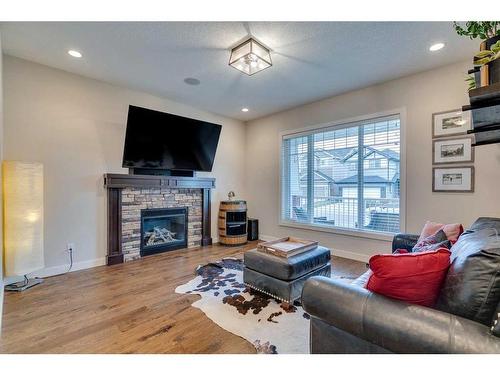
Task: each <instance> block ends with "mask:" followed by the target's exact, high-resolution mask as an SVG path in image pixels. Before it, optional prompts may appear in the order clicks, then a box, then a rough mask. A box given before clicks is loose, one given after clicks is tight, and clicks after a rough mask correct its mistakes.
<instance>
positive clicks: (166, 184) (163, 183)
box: [104, 173, 215, 189]
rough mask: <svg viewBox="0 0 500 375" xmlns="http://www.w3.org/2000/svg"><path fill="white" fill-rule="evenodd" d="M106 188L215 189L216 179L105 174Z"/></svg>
mask: <svg viewBox="0 0 500 375" xmlns="http://www.w3.org/2000/svg"><path fill="white" fill-rule="evenodd" d="M104 187H105V188H107V189H123V188H127V187H137V188H170V189H175V188H178V189H213V188H214V187H215V178H210V177H176V176H146V175H134V174H115V173H106V174H104Z"/></svg>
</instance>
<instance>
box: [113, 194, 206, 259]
mask: <svg viewBox="0 0 500 375" xmlns="http://www.w3.org/2000/svg"><path fill="white" fill-rule="evenodd" d="M179 207H186V208H187V209H188V247H189V248H191V247H197V246H200V244H201V235H202V233H201V231H202V212H201V210H202V191H201V189H168V188H165V189H156V188H154V189H144V188H125V189H123V190H122V252H123V258H124V261H125V262H129V261H131V260H134V259H137V258H140V257H141V255H140V250H141V249H140V242H141V210H144V209H151V208H179Z"/></svg>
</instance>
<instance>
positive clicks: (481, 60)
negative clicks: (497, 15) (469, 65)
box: [453, 21, 500, 87]
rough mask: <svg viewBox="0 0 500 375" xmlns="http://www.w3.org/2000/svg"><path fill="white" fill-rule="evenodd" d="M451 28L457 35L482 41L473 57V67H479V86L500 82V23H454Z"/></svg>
mask: <svg viewBox="0 0 500 375" xmlns="http://www.w3.org/2000/svg"><path fill="white" fill-rule="evenodd" d="M453 27H454V28H455V31H456V32H457V34H458V35H462V36H467V37H469V38H470V39H476V38H480V39H481V40H482V42H481V45H480V47H479V49H480V52H479V53H478V54H476V55H475V56H474V65H475V66H476V67H481V86H487V85H491V84H493V83H497V82H500V21H481V22H477V21H468V22H466V23H465V26H461V25H460V24H458V23H457V22H454V23H453ZM475 75H476V76H477V72H476V73H475ZM476 87H479V86H478V85H477V82H476Z"/></svg>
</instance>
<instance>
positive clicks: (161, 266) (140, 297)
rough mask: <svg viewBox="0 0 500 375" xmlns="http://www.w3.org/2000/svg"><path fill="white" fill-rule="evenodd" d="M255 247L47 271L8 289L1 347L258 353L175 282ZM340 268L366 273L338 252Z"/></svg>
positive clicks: (3, 350) (2, 349) (7, 349)
mask: <svg viewBox="0 0 500 375" xmlns="http://www.w3.org/2000/svg"><path fill="white" fill-rule="evenodd" d="M253 247H255V242H254V243H249V244H247V245H244V246H239V247H224V246H220V245H214V246H206V247H202V248H199V249H192V250H185V249H183V250H176V251H172V252H168V253H163V254H159V255H154V256H149V257H145V258H142V259H140V260H137V261H133V262H129V263H123V264H119V265H115V266H110V267H108V266H101V267H96V268H92V269H88V270H83V271H76V272H72V273H69V274H66V275H60V276H54V277H50V278H47V279H46V280H45V282H44V284H42V285H41V286H37V287H34V288H32V289H29V290H27V291H25V292H22V293H6V294H5V302H4V317H3V330H2V336H1V338H0V352H1V353H254V352H255V350H254V348H253V346H252V345H251V344H250V343H248V342H247V341H245V340H243V339H242V338H240V337H238V336H235V335H233V334H231V333H229V332H227V331H225V330H223V329H222V328H220V327H219V326H217V325H216V324H215V323H213V322H212V321H211V320H210V319H208V318H207V317H206V316H205V315H204V314H203V312H201V311H200V310H198V309H196V308H193V307H191V304H192V303H193V302H194V301H196V300H197V299H199V297H198V296H196V295H186V294H176V293H175V292H174V290H175V288H176V287H177V286H178V285H180V284H183V283H185V282H187V281H189V280H191V279H192V278H193V277H194V269H195V267H196V266H197V265H199V264H205V263H207V262H210V261H216V260H219V259H221V258H223V257H226V256H235V257H242V254H243V252H244V251H246V250H248V249H251V248H253ZM332 266H333V272H335V273H337V274H341V275H343V276H352V277H356V276H359V275H360V274H361V273H363V272H364V271H365V265H364V264H363V263H360V262H356V261H352V260H347V259H342V258H337V257H334V259H333V261H332Z"/></svg>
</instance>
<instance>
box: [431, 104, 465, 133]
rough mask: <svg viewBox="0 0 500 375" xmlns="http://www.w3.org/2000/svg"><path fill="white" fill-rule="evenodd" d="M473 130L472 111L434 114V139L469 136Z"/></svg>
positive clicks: (457, 110) (456, 110) (458, 110)
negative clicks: (469, 132)
mask: <svg viewBox="0 0 500 375" xmlns="http://www.w3.org/2000/svg"><path fill="white" fill-rule="evenodd" d="M471 128H472V121H471V114H470V111H465V112H463V111H462V110H460V109H455V110H452V111H445V112H436V113H433V114H432V138H439V137H448V136H452V135H462V134H467V130H470V129H471Z"/></svg>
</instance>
